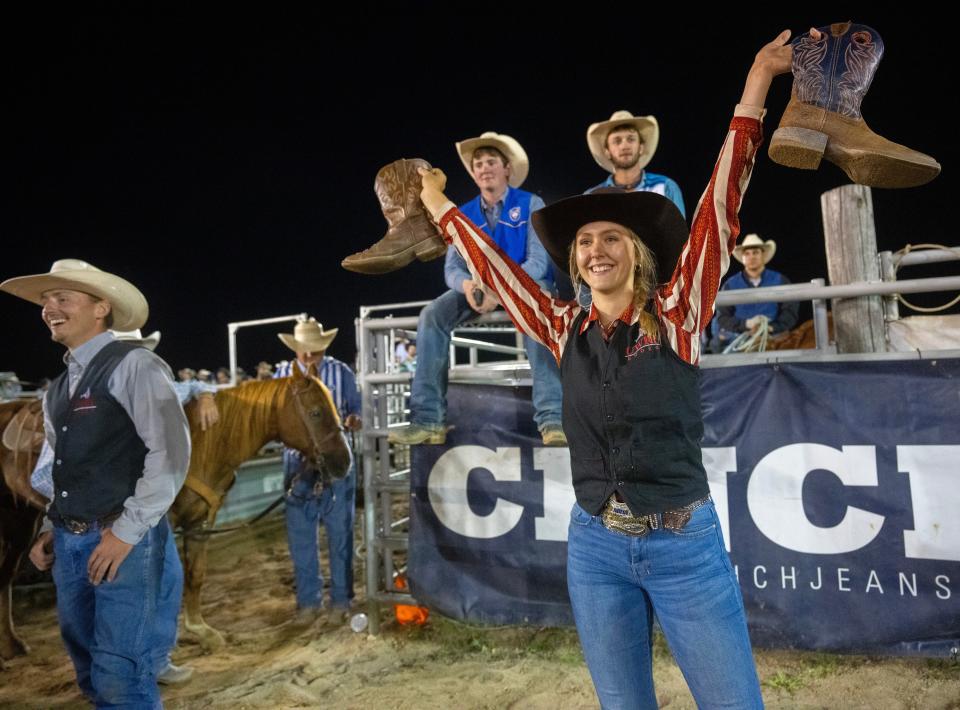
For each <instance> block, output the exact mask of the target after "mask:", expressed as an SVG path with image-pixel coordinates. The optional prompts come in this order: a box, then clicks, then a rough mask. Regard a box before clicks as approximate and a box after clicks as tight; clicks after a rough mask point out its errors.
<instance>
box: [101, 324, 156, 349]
mask: <svg viewBox="0 0 960 710" xmlns="http://www.w3.org/2000/svg"><path fill="white" fill-rule="evenodd" d="M110 332H111V333H113V337H115V338H116V339H117V340H123V341H124V342H127V343H134V344H136V345H139V346H140V347H142V348H146V349H147V350H156V349H157V346H158V345H159V344H160V331H159V330H155V331H153V332H152V333H150V335H148V336H147V337H143V335H142V334H141V333H140V329H139V328H134V329H133V330H116V329H114V330H111V331H110Z"/></svg>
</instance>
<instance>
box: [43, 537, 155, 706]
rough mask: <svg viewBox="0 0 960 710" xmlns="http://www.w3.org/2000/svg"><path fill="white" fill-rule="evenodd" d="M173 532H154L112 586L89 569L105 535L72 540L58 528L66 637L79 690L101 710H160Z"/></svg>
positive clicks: (57, 569)
mask: <svg viewBox="0 0 960 710" xmlns="http://www.w3.org/2000/svg"><path fill="white" fill-rule="evenodd" d="M169 530H170V527H169V525H165V524H159V525H156V526H154V527H152V528H150V529H149V530H148V531H147V533H146V534H145V535H144V536H143V539H142V540H140V542H139V543H137V544H136V545H134V546H133V548H132V549H131V550H130V554H128V555H127V557H126V559H124V561H123V563H122V564H121V565H120V568H119V569H118V570H117V576H116V577H115V578H114V580H113V581H112V582H108V581H106V578H104V580H103V581H102V582H100V584H99V585H97V586H94V585H93V584H91V583H90V581H89V579H88V576H87V562H88V560H89V559H90V554H91V553H92V552H93V550H94V548H95V547H96V546H97V545H98V544H99V543H100V535H101V531H100V530H99V529H94V530H91V531H89V532H86V533H84V534H82V535H73V534H71V533H69V532H67V531H65V530H64V529H62V528H55V529H54V535H53V550H54V555H55V558H54V563H53V580H54V582H55V584H56V586H57V614H58V615H59V617H60V635H61V636H62V637H63V642H64V644H65V645H66V647H67V652H68V653H69V654H70V658H71V659H72V660H73V665H74V668H75V669H76V672H77V683H78V684H79V685H80V689H81V690H82V691H83V694H84V695H86V696H87V698H89V699H90V700H91V701H93V702H94V703H95V704H96V706H97V707H98V708H109V707H124V708H158V707H160V693H159V690H158V689H157V681H156V670H155V666H154V658H153V654H152V650H153V646H154V644H155V638H156V628H155V625H156V618H157V604H158V598H159V596H160V578H161V574H162V570H163V557H164V550H165V548H166V545H167V539H168V535H169Z"/></svg>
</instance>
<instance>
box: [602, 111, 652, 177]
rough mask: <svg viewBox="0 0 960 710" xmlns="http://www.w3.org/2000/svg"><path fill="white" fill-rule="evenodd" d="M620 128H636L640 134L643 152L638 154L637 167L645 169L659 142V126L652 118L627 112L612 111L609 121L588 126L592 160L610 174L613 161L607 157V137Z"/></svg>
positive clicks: (612, 168) (612, 169)
mask: <svg viewBox="0 0 960 710" xmlns="http://www.w3.org/2000/svg"><path fill="white" fill-rule="evenodd" d="M621 126H630V127H631V128H636V129H637V131H639V133H640V140H641V141H642V142H643V152H642V153H641V154H640V160H639V162H638V163H637V165H639V166H640V167H641V168H644V167H646V165H647V163H649V162H650V160H651V159H652V158H653V154H654V153H656V152H657V143H659V142H660V125H659V124H658V123H657V119H656V118H654V117H653V116H634V115H633V114H632V113H630V112H629V111H614V112H613V115H611V116H610V120H609V121H600V122H599V123H592V124H590V128H588V129H587V145H588V146H589V147H590V152H591V153H592V154H593V159H594V160H596V161H597V164H598V165H599V166H600V167H601V168H603V169H604V170H606V171H607V172H608V173H612V172H613V171H614V170H615V168H614V165H613V161H612V160H610V158H609V156H608V155H607V150H606V148H607V136H608V135H609V134H610V131H611V130H612V129H614V128H620V127H621Z"/></svg>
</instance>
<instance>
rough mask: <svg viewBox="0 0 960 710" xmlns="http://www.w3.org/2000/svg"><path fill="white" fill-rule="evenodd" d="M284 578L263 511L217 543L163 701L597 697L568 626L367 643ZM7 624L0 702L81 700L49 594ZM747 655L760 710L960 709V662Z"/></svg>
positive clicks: (664, 660) (590, 704)
mask: <svg viewBox="0 0 960 710" xmlns="http://www.w3.org/2000/svg"><path fill="white" fill-rule="evenodd" d="M358 563H359V561H358ZM362 578H363V577H362V574H359V567H358V580H362ZM292 586H293V584H292V572H291V568H290V562H289V558H288V556H287V550H286V541H285V537H284V534H283V529H282V527H281V525H280V524H279V522H278V521H277V520H276V519H274V520H271V521H268V522H267V523H266V524H264V525H262V526H260V527H258V528H256V529H254V530H253V531H252V532H251V531H244V532H241V533H235V534H232V535H228V536H224V537H222V538H219V539H217V540H216V543H215V544H214V545H212V549H211V560H210V576H209V578H208V581H207V585H206V588H205V593H204V603H205V607H204V608H205V614H206V615H207V617H206V618H207V621H208V622H209V623H210V624H211V625H212V626H214V627H216V628H218V629H220V630H221V631H224V632H226V634H227V636H228V639H229V642H228V646H227V648H225V649H224V650H222V651H219V652H216V653H214V654H210V655H205V654H204V653H203V652H202V651H201V649H200V647H199V646H198V645H197V644H195V643H192V642H191V641H190V639H189V638H183V639H181V642H180V646H179V648H178V649H177V651H176V652H175V654H174V660H175V662H176V663H179V664H187V665H190V666H193V667H194V668H195V669H196V673H195V675H194V677H193V679H192V680H191V681H190V682H189V683H188V684H186V685H185V686H183V687H180V688H175V689H170V688H168V689H164V691H163V699H164V703H165V705H166V707H168V708H191V709H192V708H231V709H232V710H239V709H241V708H298V707H319V706H322V707H325V708H374V707H376V708H418V709H421V708H424V709H429V708H458V710H465V709H467V708H529V709H531V710H534V709H540V708H542V709H544V710H546V709H547V708H549V709H551V710H554V709H561V708H595V707H597V705H598V704H597V700H596V696H595V695H594V693H593V688H592V686H591V684H590V678H589V676H588V674H587V669H586V667H585V665H584V663H583V658H582V656H581V653H580V647H579V644H578V643H577V638H576V633H575V632H574V631H573V630H570V629H538V628H495V629H490V628H482V627H473V626H466V625H463V624H459V623H456V622H453V621H449V620H446V619H441V618H437V617H435V616H434V617H431V620H430V623H429V624H428V625H427V626H425V627H422V628H413V629H411V628H404V627H400V626H398V625H397V624H396V623H394V622H391V621H388V620H387V617H384V618H385V621H384V624H383V625H382V627H381V633H380V635H379V636H376V637H373V636H370V635H368V634H366V633H360V634H356V633H354V632H353V631H351V630H350V628H349V626H336V625H331V624H329V623H323V621H322V620H321V621H318V622H316V623H315V624H313V625H312V626H310V627H307V628H302V627H297V626H295V625H294V624H292V623H290V621H291V619H292V616H293V612H294V601H293V593H292ZM359 586H361V585H359V584H358V590H357V591H358V593H359V594H362V589H360V588H359ZM14 619H15V620H16V623H17V625H18V628H19V631H20V635H21V636H22V637H23V638H24V639H25V640H26V641H27V643H29V644H30V645H31V646H32V649H33V650H32V653H31V654H30V655H29V656H26V657H21V658H17V659H15V660H13V661H11V662H9V663H8V669H7V670H6V671H0V707H3V708H68V707H83V706H84V703H83V700H82V698H81V696H80V694H79V692H78V691H77V689H76V685H75V683H74V677H73V669H72V666H71V665H70V661H69V659H68V658H67V655H66V653H65V651H64V650H63V646H62V644H61V642H60V638H59V635H58V631H57V624H56V615H55V611H54V608H53V592H52V590H51V589H49V588H46V589H45V588H39V589H27V590H18V591H17V592H16V593H15V606H14ZM756 655H757V666H758V669H759V672H760V679H761V682H762V684H763V694H764V698H765V700H766V704H767V707H769V708H871V709H874V708H884V709H885V710H887V709H894V708H923V709H928V708H955V709H960V663H957V662H954V661H940V660H936V661H934V660H927V659H883V658H869V657H864V656H836V655H828V654H818V653H799V652H787V651H762V650H761V651H758V652H757V654H756ZM654 674H655V678H656V684H657V697H658V700H659V702H660V707H664V708H671V709H677V710H679V709H681V708H693V707H695V706H694V703H693V700H692V698H691V697H690V694H689V692H688V691H687V689H686V685H685V683H684V681H683V678H682V677H681V675H680V672H679V670H678V669H677V667H676V665H675V664H674V663H673V661H672V659H671V658H670V655H669V653H668V652H667V650H666V646H665V645H664V644H663V643H662V641H659V642H658V645H657V653H656V660H655V665H654Z"/></svg>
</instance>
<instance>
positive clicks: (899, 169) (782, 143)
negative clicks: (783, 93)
mask: <svg viewBox="0 0 960 710" xmlns="http://www.w3.org/2000/svg"><path fill="white" fill-rule="evenodd" d="M768 153H769V155H770V159H771V160H773V161H774V162H776V163H779V164H780V165H785V166H787V167H788V168H798V169H800V170H816V169H817V168H818V167H819V166H820V162H821V159H822V158H826V159H827V160H828V161H830V162H831V163H833V164H834V165H836V166H837V167H838V168H840V169H841V170H843V171H844V172H845V173H846V174H847V177H849V178H850V179H851V180H852V181H853V182H855V183H856V184H858V185H866V186H868V187H883V188H903V187H916V186H918V185H923V184H925V183H928V182H930V181H931V180H933V179H934V178H935V177H936V176H937V175H939V174H940V165H939V164H937V163H935V162H934V163H933V164H930V163H918V162H915V161H911V160H905V159H903V158H899V157H896V156H892V155H883V154H882V153H878V152H876V151H867V150H860V149H858V148H847V147H846V146H844V145H842V144H840V143H837V142H836V141H831V140H830V139H829V136H828V135H827V134H826V133H821V132H820V131H814V130H812V129H809V128H791V127H787V128H778V129H777V130H776V131H774V132H773V136H772V138H771V139H770V149H769V151H768Z"/></svg>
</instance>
